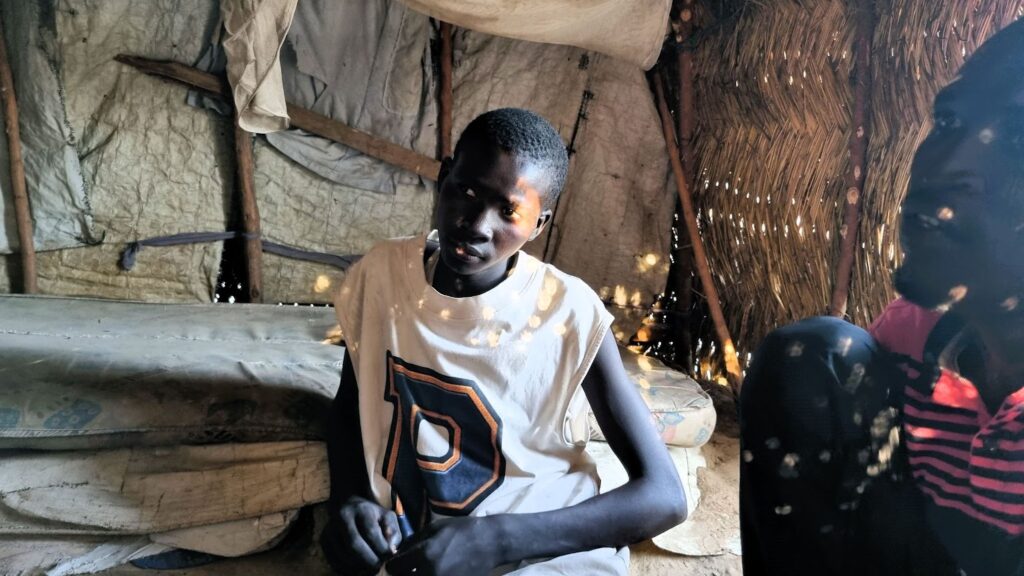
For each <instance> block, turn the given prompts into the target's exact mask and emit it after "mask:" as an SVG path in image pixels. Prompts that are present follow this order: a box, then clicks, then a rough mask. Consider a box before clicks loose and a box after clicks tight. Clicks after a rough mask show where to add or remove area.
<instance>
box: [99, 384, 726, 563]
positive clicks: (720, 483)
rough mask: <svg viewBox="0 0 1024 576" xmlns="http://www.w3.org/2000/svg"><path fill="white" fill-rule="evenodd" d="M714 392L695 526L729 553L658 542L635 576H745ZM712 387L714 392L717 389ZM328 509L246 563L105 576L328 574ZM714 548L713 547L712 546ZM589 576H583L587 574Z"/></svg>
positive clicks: (643, 555)
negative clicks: (664, 546)
mask: <svg viewBox="0 0 1024 576" xmlns="http://www.w3.org/2000/svg"><path fill="white" fill-rule="evenodd" d="M711 386H714V387H715V388H719V390H714V389H710V390H709V392H712V396H713V397H714V399H715V405H716V408H717V409H718V415H719V416H718V426H717V427H716V430H715V434H714V436H713V437H712V439H711V441H710V442H709V443H708V444H707V445H706V446H705V447H704V448H703V450H702V455H703V456H704V458H705V459H706V460H707V468H702V469H701V470H700V471H699V473H698V485H699V486H700V490H701V501H700V506H699V507H698V509H697V512H696V513H695V514H694V516H693V518H692V519H691V521H693V522H694V523H695V526H697V527H699V529H700V530H701V531H703V533H706V534H707V538H708V539H709V541H711V542H713V544H717V545H720V546H724V547H725V548H727V550H725V551H724V552H723V553H721V554H718V555H714V556H702V557H687V556H680V555H678V554H674V553H671V552H666V551H664V550H661V549H659V548H658V547H657V546H656V545H655V544H654V543H653V542H651V541H648V542H643V543H641V544H637V545H635V546H632V547H631V551H632V562H631V568H630V574H633V575H634V576H677V575H686V576H739V575H740V574H742V568H741V566H740V557H739V556H738V552H739V516H738V513H739V428H738V426H737V423H736V411H735V407H734V405H733V403H732V401H731V398H730V397H729V396H728V395H727V394H724V393H722V390H721V387H718V386H715V385H711ZM711 386H709V388H710V387H711ZM322 516H323V510H322V508H317V509H315V510H304V511H303V513H302V515H301V516H300V518H299V520H298V522H297V523H296V526H295V528H294V529H293V530H292V532H291V534H289V536H288V537H287V538H286V539H285V540H284V541H283V542H282V543H281V544H280V545H278V546H277V547H276V548H275V549H273V550H270V551H268V552H264V553H261V554H255V555H252V556H248V557H245V558H238V559H232V560H221V561H218V562H215V563H213V564H208V565H206V566H201V567H196V568H192V569H189V570H162V571H152V570H140V569H137V568H134V567H131V566H125V567H120V568H115V569H111V570H108V571H105V572H102V573H101V574H103V575H104V576H146V575H148V576H157V575H159V576H293V575H299V574H301V575H303V576H306V575H309V576H315V575H320V574H323V575H327V574H329V572H328V570H327V567H326V564H325V563H324V561H323V558H322V557H321V555H320V552H319V546H318V545H317V544H316V538H315V537H314V535H315V534H318V533H319V526H321V525H322V522H323V517H322ZM712 547H713V546H712ZM581 576H583V575H581Z"/></svg>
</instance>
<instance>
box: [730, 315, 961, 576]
mask: <svg viewBox="0 0 1024 576" xmlns="http://www.w3.org/2000/svg"><path fill="white" fill-rule="evenodd" d="M905 378H906V377H905V376H904V375H903V373H902V371H901V370H900V369H899V368H898V367H897V366H896V364H895V362H894V361H893V360H892V359H891V358H890V357H889V356H888V354H887V353H886V352H885V351H884V350H881V349H880V348H879V347H878V345H877V344H876V343H875V341H874V339H873V338H872V337H871V336H870V335H869V334H868V333H867V332H865V331H864V330H862V329H860V328H858V327H856V326H854V325H852V324H849V323H846V322H843V321H841V320H838V319H835V318H827V317H822V318H812V319H809V320H804V321H801V322H798V323H796V324H793V325H790V326H786V327H784V328H780V329H778V330H776V331H775V332H773V333H772V334H770V335H769V336H768V337H767V338H766V339H765V341H764V343H763V344H762V345H761V347H760V349H759V350H758V351H757V353H756V354H755V356H754V360H753V363H752V365H751V367H750V369H749V371H748V373H747V377H746V380H745V382H744V385H743V391H742V394H741V398H740V430H741V435H742V440H741V450H742V457H741V468H740V520H741V528H742V535H743V570H744V574H745V576H761V575H766V574H770V575H773V576H787V575H804V574H808V575H810V574H814V575H835V574H851V575H852V574H856V575H858V576H875V575H890V574H891V575H894V576H895V575H901V576H903V575H918V574H919V575H922V576H945V575H947V574H948V575H954V574H957V573H958V570H957V569H956V568H955V566H954V564H953V563H952V561H951V560H950V559H949V556H948V555H947V554H946V552H945V550H944V549H943V548H942V546H941V545H940V544H939V543H938V542H937V541H936V539H935V537H934V535H933V534H932V531H931V529H930V528H929V527H928V525H927V522H926V521H925V514H924V507H923V504H924V502H923V500H922V495H921V494H920V493H919V491H918V490H917V488H916V487H915V486H914V485H913V481H912V479H911V478H910V477H909V474H908V473H907V469H906V463H905V457H904V454H903V452H902V450H901V449H900V448H899V447H898V434H896V433H895V432H894V430H896V431H898V429H899V406H900V396H901V395H902V390H903V385H904V383H905V382H906V380H905Z"/></svg>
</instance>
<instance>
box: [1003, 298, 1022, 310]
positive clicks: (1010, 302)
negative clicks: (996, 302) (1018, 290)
mask: <svg viewBox="0 0 1024 576" xmlns="http://www.w3.org/2000/svg"><path fill="white" fill-rule="evenodd" d="M1019 304H1020V299H1019V298H1017V297H1016V296H1010V297H1009V298H1007V299H1006V300H1003V302H1002V304H1000V306H1002V308H1003V310H1006V311H1007V312H1013V311H1014V310H1016V309H1017V306H1018V305H1019Z"/></svg>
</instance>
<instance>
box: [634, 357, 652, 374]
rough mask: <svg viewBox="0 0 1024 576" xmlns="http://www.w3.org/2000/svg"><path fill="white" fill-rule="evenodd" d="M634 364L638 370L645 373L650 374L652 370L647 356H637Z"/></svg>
mask: <svg viewBox="0 0 1024 576" xmlns="http://www.w3.org/2000/svg"><path fill="white" fill-rule="evenodd" d="M636 363H637V365H638V366H640V369H641V370H643V371H645V372H650V371H651V370H654V364H652V363H651V359H650V358H648V357H647V356H637V358H636Z"/></svg>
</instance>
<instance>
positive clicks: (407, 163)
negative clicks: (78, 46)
mask: <svg viewBox="0 0 1024 576" xmlns="http://www.w3.org/2000/svg"><path fill="white" fill-rule="evenodd" d="M114 59H115V60H117V61H118V62H121V63H122V64H127V65H129V66H131V67H133V68H136V69H138V70H140V71H141V72H143V73H146V74H152V75H154V76H160V77H162V78H167V79H170V80H174V81H177V82H181V83H183V84H187V85H188V86H191V87H193V88H198V89H200V90H203V91H205V92H209V93H210V94H213V95H214V96H219V97H221V98H223V99H225V100H228V101H230V100H231V89H230V87H229V86H228V84H227V81H226V80H224V79H223V78H221V77H219V76H216V75H214V74H210V73H208V72H203V71H202V70H198V69H196V68H193V67H191V66H186V65H184V64H179V63H177V62H162V61H159V60H150V59H148V58H140V57H138V56H130V55H127V54H118V55H117V56H115V57H114ZM288 116H290V117H291V125H292V126H293V127H295V128H301V129H303V130H305V131H307V132H310V133H312V134H316V135H317V136H321V137H323V138H327V139H328V140H332V141H334V142H338V143H339V144H344V145H345V146H349V147H351V148H354V149H356V150H358V151H360V152H362V153H363V154H366V155H367V156H372V157H374V158H377V159H378V160H383V161H384V162H387V163H388V164H391V165H394V166H397V167H399V168H402V169H405V170H408V171H410V172H413V173H415V174H418V175H420V176H422V177H423V178H426V179H427V180H432V181H433V180H437V174H438V172H440V171H441V163H440V162H439V161H437V160H435V159H433V158H430V157H429V156H426V155H423V154H420V153H419V152H416V151H414V150H409V149H408V148H405V147H403V146H399V145H398V144H395V143H393V142H388V141H387V140H384V139H382V138H377V137H376V136H374V135H372V134H367V133H366V132H363V131H360V130H356V129H355V128H352V127H351V126H348V125H347V124H344V123H342V122H338V121H337V120H334V119H333V118H328V117H327V116H324V115H323V114H318V113H316V112H313V111H312V110H307V109H306V108H301V107H299V106H295V105H294V104H288Z"/></svg>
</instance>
